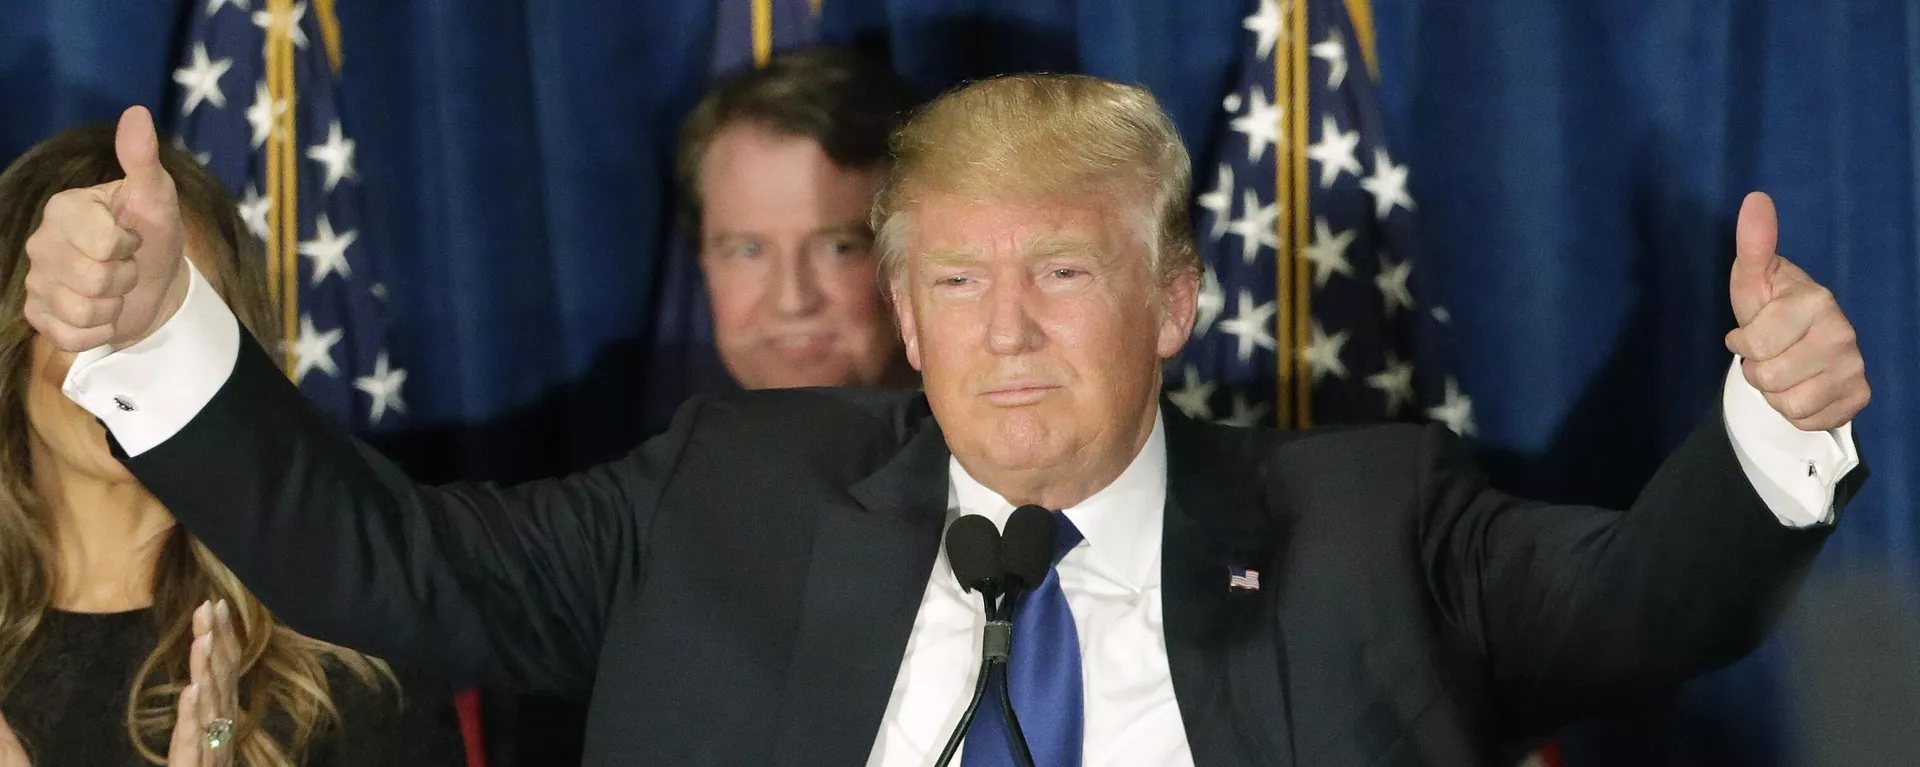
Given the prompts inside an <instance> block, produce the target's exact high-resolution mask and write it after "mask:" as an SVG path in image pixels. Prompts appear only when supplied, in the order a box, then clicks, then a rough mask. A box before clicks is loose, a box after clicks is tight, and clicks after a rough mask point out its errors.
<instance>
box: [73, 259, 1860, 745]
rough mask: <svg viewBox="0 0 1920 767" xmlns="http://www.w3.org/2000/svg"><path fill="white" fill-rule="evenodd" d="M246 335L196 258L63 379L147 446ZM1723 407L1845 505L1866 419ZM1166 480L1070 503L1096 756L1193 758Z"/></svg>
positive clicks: (900, 737) (120, 431) (1775, 494)
mask: <svg viewBox="0 0 1920 767" xmlns="http://www.w3.org/2000/svg"><path fill="white" fill-rule="evenodd" d="M188 268H189V269H192V264H191V262H189V264H188ZM239 342H240V335H239V324H238V323H237V322H236V321H235V320H234V318H233V313H232V312H231V311H230V310H229V309H228V308H227V307H226V305H225V304H223V303H222V302H221V301H220V298H219V296H218V295H216V294H215V293H214V292H213V288H212V286H211V285H209V284H208V283H207V281H206V279H205V278H204V277H202V276H201V274H200V272H199V271H198V270H193V274H192V280H191V284H190V286H189V288H188V290H187V298H186V303H185V304H184V305H182V306H181V308H180V311H179V312H177V313H176V314H175V315H174V316H173V318H172V319H169V320H168V321H167V323H166V324H165V325H164V326H162V327H161V328H160V329H159V330H158V331H156V332H155V333H154V334H153V335H152V336H150V337H148V338H147V339H145V340H143V341H141V342H140V343H138V344H134V345H133V346H130V347H128V348H126V349H122V350H120V351H117V352H116V351H111V350H109V349H107V348H105V347H102V348H99V349H94V350H92V351H88V352H84V353H82V354H80V355H78V356H77V357H76V358H75V359H74V363H73V367H72V369H71V370H69V371H68V372H67V379H66V381H65V383H64V385H63V389H64V391H65V392H66V394H67V396H68V397H69V398H71V399H72V400H73V401H74V402H76V403H78V404H79V405H80V406H81V407H83V408H85V409H86V410H87V411H88V412H90V413H92V414H93V415H94V416H95V417H97V418H99V419H100V420H101V421H102V422H104V423H105V424H106V425H107V428H108V429H110V430H112V432H113V435H114V438H115V439H117V440H118V441H119V442H120V446H121V448H122V449H124V450H125V451H126V452H127V454H128V455H139V454H141V453H143V452H145V451H147V450H149V449H151V448H153V447H154V446H155V445H159V444H160V443H162V442H165V441H166V440H167V439H168V438H170V437H172V436H173V435H174V434H175V433H177V432H179V431H180V429H181V428H183V427H185V426H186V425H187V423H188V422H189V421H191V420H193V417H194V416H195V415H197V414H199V412H200V409H201V408H203V407H205V406H206V404H207V402H209V401H211V400H212V399H213V395H214V394H215V393H217V392H218V391H219V389H220V387H221V386H222V385H223V384H225V383H226V380H227V376H228V375H229V374H230V373H231V372H232V371H233V365H234V361H235V359H236V358H237V355H238V353H239ZM1721 408H1722V416H1723V418H1725V420H1726V425H1727V436H1728V438H1729V439H1730V440H1731V441H1732V443H1733V450H1734V454H1735V455H1736V456H1737V457H1738V459H1739V461H1740V468H1741V470H1742V471H1744V472H1745V473H1746V476H1747V480H1748V481H1749V482H1751V483H1752V484H1753V486H1754V489H1755V490H1756V491H1757V492H1758V493H1759V495H1760V498H1761V499H1762V500H1763V501H1765V502H1766V504H1767V508H1768V509H1769V510H1771V511H1772V512H1773V514H1774V516H1775V517H1777V518H1778V519H1779V520H1780V522H1781V523H1782V524H1785V525H1789V526H1792V527H1805V526H1808V525H1814V524H1819V523H1822V522H1826V521H1829V520H1831V519H1832V516H1833V493H1834V487H1835V485H1836V484H1838V483H1839V481H1840V480H1841V478H1843V477H1845V476H1846V474H1847V472H1849V471H1851V470H1853V468H1854V467H1855V466H1856V465H1858V464H1859V454H1858V452H1857V451H1856V449H1855V446H1854V442H1853V425H1852V424H1847V425H1845V426H1841V427H1840V428H1838V429H1834V430H1832V431H1826V432H1804V431H1800V430H1799V429H1798V428H1796V427H1794V426H1793V424H1792V423H1789V422H1788V421H1787V420H1786V418H1785V417H1783V416H1781V415H1780V414H1779V413H1778V412H1776V411H1775V410H1774V409H1773V408H1772V406H1770V405H1768V404H1767V402H1766V399H1765V398H1764V397H1763V396H1762V395H1761V394H1760V392H1759V391H1758V390H1757V389H1755V388H1753V386H1752V385H1750V384H1748V383H1747V380H1746V377H1745V376H1743V375H1741V373H1740V361H1739V359H1738V358H1735V360H1734V362H1733V366H1732V367H1731V368H1730V369H1729V370H1728V371H1727V380H1726V384H1725V386H1724V387H1723V394H1722V397H1721ZM1166 493H1167V455H1166V438H1165V434H1164V428H1163V424H1162V423H1161V422H1160V420H1159V419H1158V418H1156V419H1155V422H1154V429H1153V434H1152V435H1151V436H1150V437H1149V439H1148V441H1147V444H1146V445H1145V446H1144V447H1143V448H1142V449H1141V451H1140V454H1139V455H1137V456H1135V457H1134V460H1133V463H1131V464H1130V465H1128V466H1127V469H1126V471H1124V472H1122V473H1121V475H1120V477H1119V478H1118V479H1115V480H1114V481H1113V483H1112V484H1110V485H1108V486H1107V487H1106V488H1103V489H1101V490H1100V491H1099V492H1097V493H1095V494H1094V495H1093V496H1092V497H1090V498H1088V499H1087V500H1086V501H1085V502H1084V503H1081V504H1079V505H1077V506H1074V507H1073V508H1070V509H1066V510H1065V511H1066V514H1067V517H1068V518H1069V519H1071V520H1073V523H1074V525H1075V526H1076V527H1078V528H1080V532H1081V533H1083V534H1084V535H1085V536H1086V540H1085V541H1083V542H1081V544H1080V545H1079V546H1078V547H1076V548H1075V549H1074V550H1073V551H1071V552H1068V554H1067V556H1066V558H1065V559H1063V560H1061V562H1060V565H1059V571H1060V586H1061V588H1062V589H1063V590H1064V591H1065V593H1066V597H1067V605H1068V608H1069V609H1070V610H1072V612H1073V617H1074V622H1075V623H1076V624H1077V626H1078V629H1079V633H1080V654H1081V673H1082V684H1083V689H1084V691H1085V695H1086V706H1085V708H1084V711H1085V714H1086V721H1085V726H1086V730H1085V733H1086V743H1087V746H1086V751H1085V759H1084V760H1083V763H1084V764H1087V765H1105V764H1154V765H1187V764H1192V763H1193V757H1192V754H1191V753H1190V752H1189V751H1188V748H1187V739H1186V731H1185V729H1184V727H1183V726H1182V724H1181V721H1180V710H1179V708H1178V706H1177V705H1176V704H1175V702H1174V696H1173V677H1172V673H1171V671H1170V670H1169V668H1168V665H1167V651H1166V639H1165V634H1164V632H1162V630H1161V605H1160V543H1161V524H1162V514H1163V509H1164V507H1165V504H1166ZM948 500H949V505H950V507H951V508H952V509H953V511H952V512H951V513H952V514H954V515H956V516H957V515H958V514H960V513H977V514H985V515H987V516H988V517H990V518H992V519H993V520H994V522H995V523H996V524H999V523H1004V522H1005V521H1006V518H1007V516H1008V515H1009V514H1011V513H1012V511H1013V507H1012V506H1011V505H1010V504H1008V502H1007V500H1006V499H1004V498H1001V497H1000V496H999V495H997V494H995V493H994V492H993V491H992V490H989V489H987V488H986V487H984V486H982V485H981V484H980V483H979V482H977V481H975V480H974V479H973V478H972V477H971V476H968V475H967V472H966V471H965V470H964V469H962V468H961V467H960V464H959V462H958V461H951V460H950V462H949V466H948ZM970 596H971V595H967V594H965V593H964V592H963V591H961V589H960V584H959V583H958V582H957V581H955V580H954V577H953V571H952V569H951V568H949V567H948V566H947V563H946V555H945V553H944V551H943V552H942V554H941V555H940V561H939V562H938V563H936V564H935V566H934V575H933V578H932V580H931V581H930V582H929V583H928V584H927V590H926V593H925V595H924V596H923V597H922V598H921V601H920V612H919V614H918V616H916V617H915V618H914V623H913V633H912V635H911V636H910V637H909V639H908V640H907V654H906V657H905V658H903V659H902V661H901V664H900V673H899V676H898V677H897V678H896V679H895V681H894V685H893V695H892V697H891V698H890V699H889V700H888V702H887V711H886V715H885V717H884V718H883V719H882V720H881V725H880V732H879V734H878V736H877V737H876V738H875V740H874V747H873V751H872V755H871V756H870V758H869V759H868V764H869V765H875V766H876V767H909V766H919V765H927V764H931V763H932V762H933V760H934V759H935V758H936V757H937V756H938V755H939V753H940V749H941V748H942V747H943V746H945V744H946V738H947V736H948V734H949V733H950V732H951V731H952V729H953V726H954V725H955V724H956V723H957V722H958V721H959V719H960V714H961V712H962V711H963V709H964V707H965V703H966V698H967V697H968V696H970V695H971V694H972V691H973V683H974V675H975V674H976V673H977V672H978V669H979V653H980V632H981V629H982V626H984V624H985V618H984V617H983V616H982V615H981V614H980V607H979V601H978V599H977V598H969V597H970ZM983 705H984V704H983ZM956 763H958V759H957V758H956Z"/></svg>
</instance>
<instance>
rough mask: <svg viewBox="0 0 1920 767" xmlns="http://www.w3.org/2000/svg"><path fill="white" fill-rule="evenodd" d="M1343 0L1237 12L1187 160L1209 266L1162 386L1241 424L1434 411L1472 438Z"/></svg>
mask: <svg viewBox="0 0 1920 767" xmlns="http://www.w3.org/2000/svg"><path fill="white" fill-rule="evenodd" d="M1352 6H1357V7H1361V8H1364V0H1346V1H1345V2H1343V0H1258V1H1257V2H1254V3H1252V4H1251V8H1250V12H1249V13H1248V14H1247V16H1246V17H1245V19H1244V20H1243V21H1242V22H1241V30H1240V40H1241V42H1242V44H1243V47H1242V48H1241V57H1240V58H1241V63H1240V67H1239V70H1240V72H1239V77H1238V80H1237V84H1236V85H1235V86H1234V88H1233V89H1232V91H1231V92H1229V93H1227V94H1226V95H1225V97H1224V98H1223V99H1222V100H1221V108H1222V109H1224V110H1226V112H1227V116H1226V119H1225V120H1224V124H1225V130H1223V131H1222V133H1221V134H1220V135H1219V136H1217V137H1216V138H1215V140H1214V142H1213V143H1214V146H1213V151H1214V152H1215V153H1216V154H1217V157H1216V158H1215V159H1214V161H1213V162H1211V163H1201V164H1198V165H1196V168H1195V174H1194V176H1195V178H1194V187H1195V190H1196V195H1195V203H1194V204H1195V228H1196V230H1197V235H1198V239H1199V243H1200V250H1201V254H1202V257H1203V258H1204V259H1205V260H1206V264H1207V275H1206V280H1205V283H1204V286H1203V289H1202V292H1201V296H1200V314H1199V317H1198V321H1197V322H1196V323H1195V326H1194V334H1193V338H1192V339H1191V341H1190V342H1189V343H1188V344H1187V347H1186V349H1185V351H1184V352H1182V354H1181V356H1180V357H1178V358H1176V359H1175V360H1173V361H1172V362H1171V363H1170V364H1169V367H1168V370H1167V388H1168V396H1169V398H1170V399H1171V400H1172V401H1173V402H1174V403H1175V405H1176V406H1178V407H1179V408H1180V409H1181V410H1182V411H1184V412H1186V413H1187V414H1188V415H1190V416H1193V417H1196V418H1202V419H1214V420H1219V421H1221V422H1225V423H1233V424H1240V425H1253V424H1271V425H1278V426H1280V427H1282V428H1300V427H1305V426H1310V425H1313V424H1315V423H1356V422H1372V421H1382V420H1420V419H1433V420H1437V421H1442V422H1445V423H1446V424H1447V425H1448V426H1450V427H1452V428H1453V430H1454V431H1455V432H1458V433H1460V434H1462V435H1471V434H1472V433H1473V432H1474V426H1473V405H1472V401H1471V400H1469V399H1468V398H1467V396H1466V395H1465V394H1463V393H1462V392H1461V391H1460V387H1459V383H1458V382H1457V381H1456V380H1455V379H1454V378H1453V376H1452V375H1451V373H1450V370H1451V367H1450V362H1449V356H1450V352H1449V350H1448V344H1447V325H1448V316H1447V312H1446V309H1445V308H1443V307H1442V306H1441V305H1440V304H1438V303H1436V302H1435V300H1434V296H1433V294H1432V292H1431V291H1430V290H1429V289H1428V288H1427V287H1426V285H1427V283H1428V273H1429V269H1430V267H1429V265H1428V262H1426V261H1424V260H1423V259H1421V258H1420V255H1419V252H1418V243H1417V242H1416V241H1415V238H1414V213H1415V210H1416V205H1415V203H1414V200H1413V198H1412V197H1411V196H1409V194H1408V188H1407V177H1408V168H1407V164H1406V163H1405V162H1404V161H1402V160H1399V159H1397V158H1396V157H1395V155H1394V154H1393V151H1392V149H1391V147H1390V146H1389V144H1388V143H1387V137H1386V135H1385V133H1384V131H1383V126H1382V122H1381V115H1380V107H1379V101H1378V96H1377V93H1376V85H1375V83H1374V81H1373V78H1372V76H1371V74H1370V71H1371V67H1370V62H1369V59H1370V58H1371V55H1370V53H1369V52H1368V50H1367V47H1368V46H1370V44H1371V29H1370V28H1369V27H1368V26H1367V25H1365V24H1360V25H1356V24H1355V23H1354V20H1353V18H1352V17H1351V16H1350V14H1349V7H1352ZM1356 29H1360V30H1362V31H1363V32H1365V37H1361V36H1359V35H1356V33H1355V30H1356ZM1283 254H1284V255H1285V256H1286V257H1285V258H1282V257H1281V256H1282V255H1283Z"/></svg>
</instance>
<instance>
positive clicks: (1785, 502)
mask: <svg viewBox="0 0 1920 767" xmlns="http://www.w3.org/2000/svg"><path fill="white" fill-rule="evenodd" d="M1722 389H1723V391H1722V393H1721V396H1720V404H1721V408H1722V411H1723V414H1724V416H1725V418H1726V422H1727V438H1728V439H1729V440H1731V441H1732V442H1733V454H1734V455H1735V456H1736V457H1738V458H1739V459H1740V469H1741V470H1742V471H1744V472H1746V475H1747V481H1748V482H1750V483H1752V484H1753V489H1754V490H1755V491H1756V492H1758V493H1759V494H1760V500H1762V501H1765V502H1766V504H1767V509H1768V510H1770V511H1772V512H1773V515H1774V516H1776V517H1779V518H1780V523H1781V524H1784V525H1787V526H1789V527H1807V526H1810V525H1817V524H1823V523H1826V522H1831V521H1833V489H1834V487H1835V486H1836V485H1838V484H1839V483H1840V480H1841V479H1842V478H1844V477H1845V476H1847V472H1850V471H1853V467H1855V466H1858V465H1860V453H1859V451H1858V450H1857V449H1856V448H1855V447H1854V444H1853V423H1852V422H1848V423H1846V424H1844V425H1842V426H1841V427H1840V428H1837V429H1832V430H1829V431H1801V430H1800V429H1799V427H1796V426H1794V425H1793V422H1791V421H1788V420H1787V417H1786V416H1783V415H1781V414H1780V412H1779V411H1777V410H1774V409H1773V406H1772V405H1770V404H1768V403H1767V398H1766V396H1765V395H1763V394H1761V393H1760V390H1759V389H1756V388H1754V387H1753V384H1751V383H1748V382H1747V377H1746V376H1745V375H1742V374H1741V372H1740V358H1739V357H1738V356H1736V357H1734V358H1733V367H1732V368H1731V369H1730V370H1728V371H1727V383H1726V386H1724V387H1722Z"/></svg>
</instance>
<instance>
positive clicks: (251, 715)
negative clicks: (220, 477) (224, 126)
mask: <svg viewBox="0 0 1920 767" xmlns="http://www.w3.org/2000/svg"><path fill="white" fill-rule="evenodd" d="M113 142H114V128H113V126H110V125H94V126H85V127H80V128H73V129H71V130H67V131H65V132H62V133H60V134H59V135H56V136H54V137H52V138H50V139H47V140H46V141H43V142H41V143H40V144H39V145H38V146H35V147H34V148H33V149H31V150H29V151H28V152H27V153H26V154H25V155H22V156H21V157H20V159H19V160H16V161H15V162H14V163H13V165H12V166H10V167H8V168H7V170H6V171H5V172H4V173H0V700H4V699H5V698H6V696H7V694H8V693H9V692H10V691H11V689H12V686H13V685H14V684H15V683H16V682H17V681H18V678H17V677H18V674H19V670H20V669H21V668H22V667H23V666H24V665H25V660H26V657H27V655H28V653H30V652H32V650H33V641H32V640H33V635H34V631H35V629H36V628H38V627H39V625H40V621H41V616H42V615H43V614H44V613H45V612H46V610H47V609H49V608H50V607H51V606H52V604H53V595H54V593H56V589H57V587H58V585H59V583H58V581H59V578H60V568H59V563H58V561H57V556H58V555H57V553H56V549H55V547H54V535H53V528H52V519H51V518H50V515H49V511H48V508H47V506H46V504H45V502H44V501H43V499H42V498H40V496H39V494H38V493H37V492H36V491H35V489H34V486H33V481H32V477H33V466H32V462H33V458H32V454H31V452H30V451H29V445H30V440H31V439H32V435H31V433H30V432H31V430H30V426H29V425H28V420H27V417H26V390H27V386H28V379H29V377H30V374H31V369H32V366H33V340H34V337H35V332H34V330H33V327H32V326H31V325H29V324H27V322H26V320H25V318H24V315H23V314H22V306H23V304H24V303H25V300H26V272H27V269H26V263H27V259H26V240H27V237H28V236H29V235H31V234H32V232H33V230H34V229H35V228H36V227H37V226H39V222H40V213H41V209H42V208H44V207H45V205H46V202H47V200H48V199H49V198H51V197H52V196H53V195H55V194H57V193H59V192H61V191H64V190H67V189H74V188H80V187H88V186H96V185H99V184H104V183H107V182H109V181H113V180H115V179H118V178H121V177H123V176H124V174H123V173H122V172H121V170H120V164H119V161H118V160H117V159H115V156H114V147H113ZM160 163H161V166H162V167H164V168H166V170H167V173H168V174H170V175H172V176H173V181H174V184H175V186H176V187H177V188H178V190H179V197H180V209H181V214H182V215H183V216H184V217H185V218H186V220H187V232H188V241H189V242H190V243H193V244H194V245H196V246H198V247H199V248H202V249H204V251H205V252H206V253H207V254H208V255H211V256H213V259H212V261H213V264H212V267H213V268H212V270H211V273H210V274H209V275H208V277H209V278H210V280H211V281H212V282H213V283H215V284H217V285H219V286H221V291H220V292H221V294H222V297H223V298H224V299H225V300H226V303H227V305H228V306H230V307H232V309H233V313H234V315H235V316H236V317H238V318H239V320H240V323H241V324H242V325H244V326H246V328H247V330H249V331H250V332H252V333H253V335H254V337H255V338H258V339H262V340H263V342H264V343H265V345H266V346H267V347H268V348H270V349H272V348H275V347H276V344H275V343H274V342H273V340H274V339H278V338H279V337H280V324H279V322H278V320H277V315H276V313H275V312H274V310H273V302H272V300H271V298H270V297H269V295H268V292H267V286H266V277H265V275H264V274H263V272H264V271H265V266H264V264H265V260H264V258H263V256H262V254H261V250H260V246H259V244H258V242H257V241H256V240H255V239H254V238H253V236H252V234H251V233H250V232H248V231H247V229H246V226H245V224H244V222H243V221H242V220H241V219H240V216H239V214H238V212H237V210H236V208H235V206H234V202H233V199H232V197H231V196H230V195H229V194H228V193H227V191H226V189H225V188H223V187H222V186H221V185H220V182H219V181H218V180H217V179H215V178H214V177H213V176H212V175H211V174H209V173H208V172H207V171H206V170H205V169H204V168H202V167H200V165H199V163H198V162H196V161H195V160H194V158H193V156H192V155H189V154H187V153H186V152H185V151H182V150H180V149H177V148H174V147H172V146H166V145H163V146H162V147H161V149H160ZM104 447H105V446H104V445H103V446H102V449H104ZM207 599H225V600H227V602H228V604H229V605H230V607H231V608H232V610H233V621H234V628H235V630H236V632H237V633H238V634H239V637H238V639H239V640H240V646H241V659H240V663H239V668H238V669H237V672H238V673H239V677H240V680H241V684H240V689H241V691H242V697H241V708H242V711H240V712H239V716H237V717H235V722H236V723H237V724H238V734H237V741H238V742H237V745H238V752H237V753H236V754H235V756H236V757H237V763H238V764H241V765H247V767H291V765H296V764H299V763H300V762H301V761H303V760H304V758H305V754H306V751H307V747H308V745H309V743H310V742H311V741H312V739H313V737H314V736H315V735H316V734H317V733H320V732H322V731H324V730H326V729H328V728H329V727H332V726H334V725H336V724H337V723H338V721H339V712H338V711H337V710H336V709H335V708H334V706H333V702H332V691H331V689H330V687H329V685H328V682H327V673H326V671H327V665H328V664H329V663H332V664H338V665H339V666H341V667H343V668H344V669H345V670H346V671H348V672H349V673H351V674H352V675H353V676H354V677H355V678H357V679H358V680H359V681H360V682H361V683H364V684H368V685H382V684H387V683H390V682H391V681H392V673H391V671H389V670H388V669H387V667H386V664H384V663H382V662H380V661H379V660H376V659H373V658H369V657H367V656H364V655H361V654H359V653H356V652H353V651H350V650H346V649H344V648H340V647H336V646H334V645H330V644H327V643H324V642H320V641H318V640H314V639H310V638H308V637H304V636H301V635H299V634H297V633H294V632H293V631H292V630H291V629H288V628H287V627H285V626H283V625H281V624H280V623H279V622H278V621H276V620H275V619H274V617H273V615H272V614H271V613H270V612H268V611H267V608H266V607H265V606H263V605H261V604H260V601H259V600H257V599H255V598H254V596H253V594H252V593H251V592H249V591H247V589H246V587H245V586H243V585H241V583H240V581H239V579H238V578H236V577H235V576H234V574H233V572H232V571H230V570H228V569H227V568H226V566H225V565H223V564H221V563H220V561H219V560H218V559H216V558H214V556H213V553H212V552H210V551H208V550H207V548H206V547H205V546H203V545H201V544H200V542H199V541H197V540H195V539H194V538H193V536H191V535H189V534H187V532H186V530H185V528H182V527H180V526H178V525H176V526H174V528H173V529H172V530H171V531H169V532H168V533H166V536H165V540H164V541H163V542H162V544H161V548H160V552H159V556H158V558H157V561H156V562H155V564H154V574H153V607H152V609H151V610H149V611H148V614H149V616H150V618H151V620H152V622H153V628H154V630H155V632H156V634H157V635H158V637H159V642H158V644H157V645H156V646H155V647H154V649H153V652H152V653H150V654H149V655H148V656H147V658H146V660H145V662H143V663H142V664H141V665H140V670H139V672H138V673H137V674H135V675H134V682H133V688H132V689H131V690H130V691H129V693H128V696H127V709H126V711H127V715H126V726H127V734H128V737H130V738H132V740H133V742H134V745H135V747H136V748H137V749H138V750H139V751H140V754H141V755H142V756H144V757H145V758H146V759H147V760H148V761H150V762H152V763H154V764H162V763H164V762H165V755H164V753H163V751H164V749H165V748H166V746H165V744H166V742H167V733H168V732H169V731H170V730H171V729H172V728H173V723H174V722H173V720H174V709H175V706H174V704H175V702H176V701H177V700H178V697H179V694H180V691H181V690H182V689H184V688H185V687H186V685H187V681H188V670H187V656H188V652H189V650H190V648H191V647H192V620H193V610H194V608H195V607H197V606H199V604H200V603H201V602H202V601H204V600H207ZM269 721H271V722H272V723H273V726H272V727H271V728H263V727H261V724H262V723H263V722H269Z"/></svg>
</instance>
